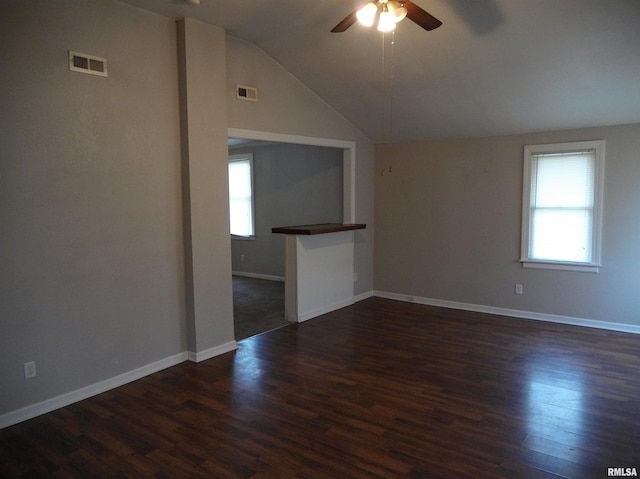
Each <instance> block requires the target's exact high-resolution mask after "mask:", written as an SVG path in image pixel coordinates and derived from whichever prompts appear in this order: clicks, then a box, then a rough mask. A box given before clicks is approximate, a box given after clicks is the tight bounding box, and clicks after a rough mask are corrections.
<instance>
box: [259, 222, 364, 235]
mask: <svg viewBox="0 0 640 479" xmlns="http://www.w3.org/2000/svg"><path fill="white" fill-rule="evenodd" d="M366 227H367V225H365V224H342V223H321V224H316V225H299V226H279V227H276V228H272V229H271V232H272V233H282V234H285V235H321V234H326V233H337V232H339V231H351V230H363V229H365V228H366Z"/></svg>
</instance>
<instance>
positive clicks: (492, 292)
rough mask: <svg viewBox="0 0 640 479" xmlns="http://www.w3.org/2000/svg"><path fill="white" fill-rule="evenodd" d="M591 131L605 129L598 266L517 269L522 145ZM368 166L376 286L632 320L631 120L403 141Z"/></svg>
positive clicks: (638, 230)
mask: <svg viewBox="0 0 640 479" xmlns="http://www.w3.org/2000/svg"><path fill="white" fill-rule="evenodd" d="M593 139H603V140H606V165H605V193H604V232H603V249H602V262H603V267H602V268H601V270H600V273H597V274H592V273H576V272H566V271H549V270H534V269H523V268H522V266H521V265H520V263H519V262H518V259H519V258H520V227H521V224H520V221H521V207H522V206H521V205H522V171H523V170H522V168H523V166H522V164H523V147H524V145H526V144H536V143H552V142H566V141H578V140H593ZM376 166H377V167H376V173H377V174H376V180H375V181H376V190H375V191H376V208H375V220H376V246H375V266H376V270H375V289H376V290H377V291H382V292H388V293H398V294H400V295H411V296H414V297H419V298H429V299H435V300H444V301H452V302H458V303H467V304H472V305H481V306H490V307H495V308H506V309H513V310H520V311H527V312H535V313H543V314H547V315H560V316H569V317H572V318H582V319H590V320H597V321H606V322H617V323H626V324H630V325H636V326H639V325H640V254H638V238H640V187H638V179H639V178H640V125H626V126H618V127H606V128H592V129H582V130H571V131H558V132H549V133H538V134H529V135H516V136H506V137H495V138H480V139H468V140H443V141H425V142H413V143H401V144H396V145H393V148H392V150H389V149H385V148H383V147H380V148H378V149H377V151H376ZM390 168H391V171H389V169H390ZM383 170H384V172H385V173H384V175H382V174H381V172H382V171H383ZM515 283H522V284H523V285H524V294H523V295H522V296H517V295H515V294H514V285H515Z"/></svg>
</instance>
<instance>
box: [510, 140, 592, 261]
mask: <svg viewBox="0 0 640 479" xmlns="http://www.w3.org/2000/svg"><path fill="white" fill-rule="evenodd" d="M604 146H605V143H604V141H583V142H577V143H560V144H553V145H533V146H526V147H525V150H524V188H523V190H524V192H523V201H522V205H523V212H522V257H521V259H520V261H521V262H522V265H523V266H524V267H529V268H550V269H565V270H572V271H591V272H597V271H598V268H599V266H600V237H601V233H600V230H601V224H602V183H603V176H604V175H603V171H604Z"/></svg>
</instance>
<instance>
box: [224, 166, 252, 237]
mask: <svg viewBox="0 0 640 479" xmlns="http://www.w3.org/2000/svg"><path fill="white" fill-rule="evenodd" d="M229 219H230V231H231V234H232V235H233V236H238V237H242V238H252V237H253V236H254V235H255V231H254V226H253V224H254V223H253V155H252V154H246V155H232V156H229Z"/></svg>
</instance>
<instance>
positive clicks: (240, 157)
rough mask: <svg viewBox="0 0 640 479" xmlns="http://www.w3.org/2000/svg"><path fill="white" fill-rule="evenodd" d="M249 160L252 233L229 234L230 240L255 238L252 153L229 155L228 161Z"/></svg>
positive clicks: (252, 239) (250, 239)
mask: <svg viewBox="0 0 640 479" xmlns="http://www.w3.org/2000/svg"><path fill="white" fill-rule="evenodd" d="M246 160H249V164H250V165H251V221H252V223H253V225H252V226H253V227H252V229H253V234H252V235H250V236H241V235H234V234H231V239H232V240H239V241H255V239H256V215H255V201H256V199H255V196H256V195H255V187H254V183H253V176H254V174H253V153H243V154H238V155H229V163H232V162H234V161H246Z"/></svg>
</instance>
